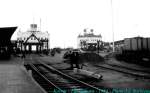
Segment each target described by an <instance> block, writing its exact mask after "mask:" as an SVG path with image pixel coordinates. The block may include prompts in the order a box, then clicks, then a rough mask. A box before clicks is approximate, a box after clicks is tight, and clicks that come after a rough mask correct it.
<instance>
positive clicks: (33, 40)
mask: <svg viewBox="0 0 150 93" xmlns="http://www.w3.org/2000/svg"><path fill="white" fill-rule="evenodd" d="M37 28H38V27H37V24H31V25H30V29H29V30H28V31H26V32H21V31H19V32H18V33H17V42H18V43H17V47H18V48H19V49H20V50H21V51H26V53H32V52H36V53H41V52H42V51H44V50H48V49H49V33H48V32H47V31H46V32H41V31H40V30H38V29H37Z"/></svg>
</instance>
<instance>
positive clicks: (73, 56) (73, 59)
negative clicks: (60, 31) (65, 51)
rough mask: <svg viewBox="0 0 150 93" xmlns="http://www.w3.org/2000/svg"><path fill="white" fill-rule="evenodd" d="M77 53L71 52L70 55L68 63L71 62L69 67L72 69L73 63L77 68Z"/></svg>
mask: <svg viewBox="0 0 150 93" xmlns="http://www.w3.org/2000/svg"><path fill="white" fill-rule="evenodd" d="M78 61H79V53H78V52H72V53H71V55H70V64H71V69H73V68H74V67H73V65H74V64H75V68H78V69H79V62H78Z"/></svg>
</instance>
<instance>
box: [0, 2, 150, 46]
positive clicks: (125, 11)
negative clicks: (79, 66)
mask: <svg viewBox="0 0 150 93" xmlns="http://www.w3.org/2000/svg"><path fill="white" fill-rule="evenodd" d="M112 5H113V24H114V36H115V40H121V39H123V38H128V37H135V36H144V37H149V36H150V0H112ZM0 12H1V13H0V27H7V26H18V28H19V29H21V30H22V31H26V30H27V29H28V28H29V26H30V24H31V23H33V19H34V23H37V24H39V23H40V18H41V19H42V31H48V32H49V33H50V39H51V40H50V41H51V47H57V46H60V47H68V46H74V47H76V46H77V36H78V34H80V33H81V34H82V33H83V29H84V28H89V29H90V28H91V29H94V33H95V34H101V35H102V40H103V41H110V42H111V41H112V9H111V0H1V1H0ZM17 31H18V30H17ZM17 31H16V32H15V33H14V35H13V37H12V39H16V33H17Z"/></svg>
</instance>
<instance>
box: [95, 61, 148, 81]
mask: <svg viewBox="0 0 150 93" xmlns="http://www.w3.org/2000/svg"><path fill="white" fill-rule="evenodd" d="M94 66H96V67H101V68H104V69H109V70H113V71H117V72H120V73H124V74H128V75H132V76H135V77H140V78H144V79H150V72H149V71H144V70H137V69H133V68H128V67H123V66H119V65H114V64H107V63H106V64H104V65H94Z"/></svg>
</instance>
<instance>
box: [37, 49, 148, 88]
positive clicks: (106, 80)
mask: <svg viewBox="0 0 150 93" xmlns="http://www.w3.org/2000/svg"><path fill="white" fill-rule="evenodd" d="M64 53H65V52H61V53H60V54H56V55H55V56H54V57H52V56H46V55H40V56H39V57H37V58H38V59H39V60H41V61H42V62H45V63H47V64H49V65H51V66H53V67H55V68H57V69H59V70H61V71H64V72H66V73H68V74H70V75H72V76H74V77H76V78H79V79H81V80H87V78H88V77H86V76H81V75H78V74H76V73H73V71H72V70H68V69H67V68H69V67H70V64H69V63H67V62H65V59H63V54H64ZM100 55H101V56H102V57H104V58H105V56H106V55H108V53H105V52H102V53H100ZM84 64H85V66H83V69H84V70H88V71H92V72H95V73H97V74H100V75H103V78H102V80H98V81H97V80H94V79H88V81H87V82H90V81H91V82H92V83H93V84H96V85H97V86H99V87H103V88H115V89H118V88H120V89H150V83H149V82H150V78H149V76H150V73H146V74H145V73H144V71H146V72H149V71H150V69H149V68H145V67H142V66H138V65H135V64H129V63H126V62H120V61H117V60H116V59H115V58H107V59H105V60H104V61H101V62H100V61H97V62H94V63H92V62H91V61H90V62H88V61H87V62H84ZM108 64H109V65H117V66H121V68H123V67H124V69H123V71H122V69H119V70H121V71H117V70H118V68H117V69H116V70H114V68H115V67H110V66H107V65H108ZM103 66H104V67H103ZM109 68H111V69H109ZM125 68H127V69H132V70H134V71H132V72H131V71H129V70H127V69H125ZM139 70H143V74H144V75H143V74H141V75H142V76H140V75H138V72H136V71H139ZM125 72H126V73H125ZM140 73H142V72H140ZM136 74H137V75H136Z"/></svg>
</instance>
